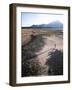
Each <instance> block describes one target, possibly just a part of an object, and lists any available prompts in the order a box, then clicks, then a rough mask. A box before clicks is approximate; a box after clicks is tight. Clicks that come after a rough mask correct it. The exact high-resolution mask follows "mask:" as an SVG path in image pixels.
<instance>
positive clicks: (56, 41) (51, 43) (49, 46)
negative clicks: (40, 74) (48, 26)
mask: <svg viewBox="0 0 72 90" xmlns="http://www.w3.org/2000/svg"><path fill="white" fill-rule="evenodd" d="M44 38H45V39H46V40H45V46H44V47H43V48H42V50H40V51H39V52H37V53H36V54H37V55H38V54H40V53H42V54H40V55H38V59H39V62H41V64H42V65H44V64H45V62H46V60H47V58H48V57H49V56H48V53H49V52H51V51H53V50H54V49H58V50H62V49H63V40H62V39H61V38H59V37H56V36H55V35H54V36H50V37H47V36H44ZM45 51H46V52H45ZM43 52H44V53H43Z"/></svg>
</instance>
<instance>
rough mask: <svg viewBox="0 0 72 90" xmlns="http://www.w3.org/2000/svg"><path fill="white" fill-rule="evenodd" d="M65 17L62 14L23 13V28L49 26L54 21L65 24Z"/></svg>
mask: <svg viewBox="0 0 72 90" xmlns="http://www.w3.org/2000/svg"><path fill="white" fill-rule="evenodd" d="M63 16H64V15H60V14H50V13H49V14H47V13H46V14H44V13H30V12H29V13H28V12H22V13H21V26H22V27H29V26H31V25H39V24H48V23H50V22H52V21H60V22H61V23H63V21H64V17H63Z"/></svg>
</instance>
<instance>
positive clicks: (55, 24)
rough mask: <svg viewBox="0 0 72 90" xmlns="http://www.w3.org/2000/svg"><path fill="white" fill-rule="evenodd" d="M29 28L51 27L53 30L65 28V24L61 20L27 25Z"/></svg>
mask: <svg viewBox="0 0 72 90" xmlns="http://www.w3.org/2000/svg"><path fill="white" fill-rule="evenodd" d="M22 28H23V27H22ZM25 28H26V27H25ZM27 28H49V29H52V30H62V29H63V24H62V23H61V22H60V21H53V22H51V23H49V24H39V25H32V26H30V27H27Z"/></svg>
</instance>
